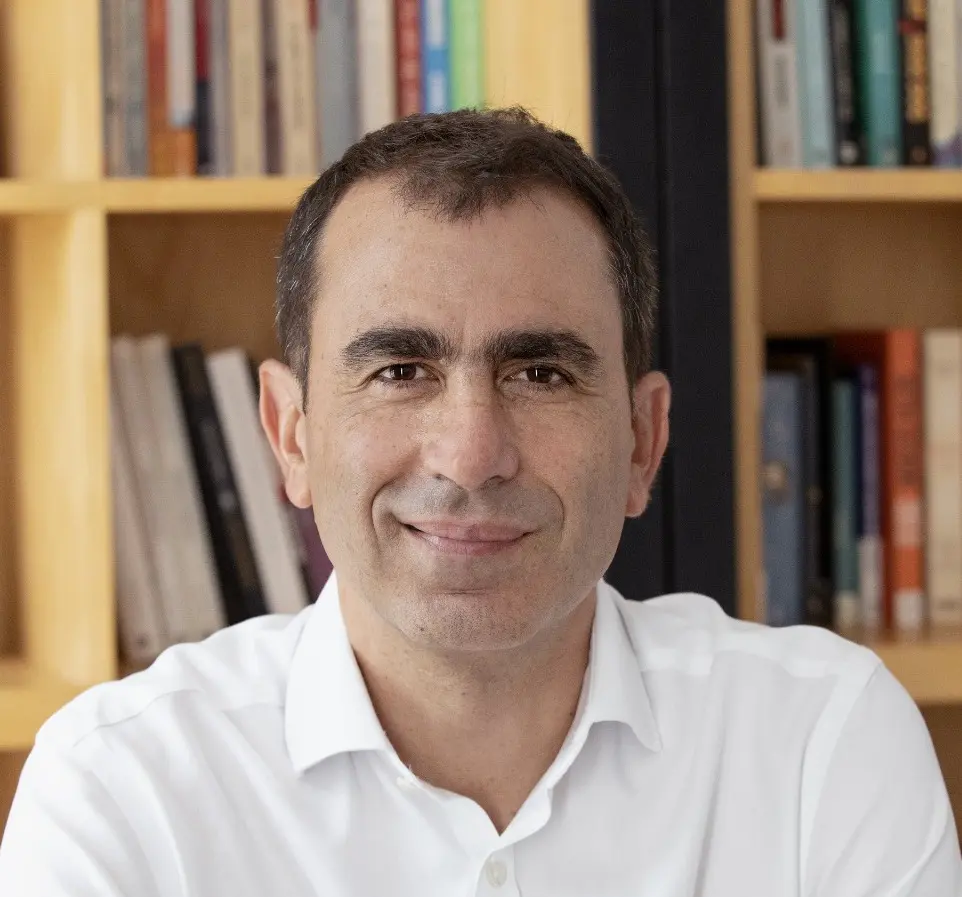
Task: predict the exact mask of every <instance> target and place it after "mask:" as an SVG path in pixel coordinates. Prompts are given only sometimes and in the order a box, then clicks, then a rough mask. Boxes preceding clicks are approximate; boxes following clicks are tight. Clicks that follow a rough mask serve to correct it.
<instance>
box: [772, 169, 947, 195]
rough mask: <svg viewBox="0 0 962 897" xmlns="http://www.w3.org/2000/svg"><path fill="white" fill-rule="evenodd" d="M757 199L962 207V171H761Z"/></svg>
mask: <svg viewBox="0 0 962 897" xmlns="http://www.w3.org/2000/svg"><path fill="white" fill-rule="evenodd" d="M754 193H755V198H756V199H757V200H758V201H759V202H764V203H784V202H791V203H824V202H859V203H891V202H899V203H913V202H928V203H933V202H934V203H959V202H962V171H958V170H950V169H944V168H943V169H938V168H929V169H926V168H914V169H912V168H884V169H871V168H861V169H859V168H856V169H851V168H849V169H836V170H829V171H802V170H798V171H788V170H779V169H765V168H762V169H759V170H758V171H757V172H756V174H755V179H754Z"/></svg>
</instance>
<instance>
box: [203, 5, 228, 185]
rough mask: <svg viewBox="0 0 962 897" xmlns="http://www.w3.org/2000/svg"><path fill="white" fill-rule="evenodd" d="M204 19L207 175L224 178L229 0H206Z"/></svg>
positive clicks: (226, 165)
mask: <svg viewBox="0 0 962 897" xmlns="http://www.w3.org/2000/svg"><path fill="white" fill-rule="evenodd" d="M207 3H208V6H209V9H208V17H207V18H208V21H207V33H208V39H209V47H208V60H209V62H208V94H209V97H210V100H209V114H208V125H209V127H210V135H209V136H208V138H207V142H208V146H209V149H210V160H209V164H208V171H207V173H208V174H211V175H216V176H217V177H227V176H228V175H230V174H233V172H234V164H233V159H232V155H231V145H232V139H233V129H232V120H231V108H232V107H231V98H230V86H231V71H230V30H229V11H230V9H229V7H230V0H207Z"/></svg>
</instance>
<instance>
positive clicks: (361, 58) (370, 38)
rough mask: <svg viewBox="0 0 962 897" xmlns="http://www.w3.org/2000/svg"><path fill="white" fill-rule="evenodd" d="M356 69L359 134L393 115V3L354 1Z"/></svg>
mask: <svg viewBox="0 0 962 897" xmlns="http://www.w3.org/2000/svg"><path fill="white" fill-rule="evenodd" d="M355 37H356V41H357V70H358V96H359V118H360V130H361V134H362V135H363V134H368V133H370V132H371V131H377V130H378V129H379V128H382V127H383V126H384V125H386V124H389V123H390V122H392V121H394V119H395V117H396V115H397V83H396V79H395V68H396V66H395V61H394V46H395V45H394V4H393V0H357V33H356V35H355Z"/></svg>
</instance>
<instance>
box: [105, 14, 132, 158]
mask: <svg viewBox="0 0 962 897" xmlns="http://www.w3.org/2000/svg"><path fill="white" fill-rule="evenodd" d="M100 30H101V50H100V64H101V79H102V83H103V99H104V111H103V126H104V164H105V169H104V170H105V173H106V174H107V175H111V176H121V177H122V176H124V175H127V174H129V171H128V159H127V146H126V121H125V119H126V116H127V108H126V104H125V102H124V74H125V72H124V49H125V48H124V9H123V4H122V2H121V0H100Z"/></svg>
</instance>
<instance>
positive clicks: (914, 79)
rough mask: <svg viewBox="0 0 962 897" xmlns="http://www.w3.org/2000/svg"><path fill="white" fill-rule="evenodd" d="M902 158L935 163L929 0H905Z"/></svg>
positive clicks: (912, 162) (908, 161)
mask: <svg viewBox="0 0 962 897" xmlns="http://www.w3.org/2000/svg"><path fill="white" fill-rule="evenodd" d="M899 33H900V35H901V38H902V161H903V163H904V164H906V165H913V166H915V165H931V164H932V148H931V144H930V137H929V130H930V128H929V126H930V119H931V98H930V93H929V21H928V0H902V18H901V19H900V21H899Z"/></svg>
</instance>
